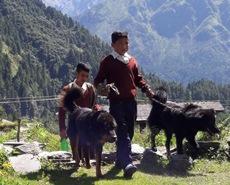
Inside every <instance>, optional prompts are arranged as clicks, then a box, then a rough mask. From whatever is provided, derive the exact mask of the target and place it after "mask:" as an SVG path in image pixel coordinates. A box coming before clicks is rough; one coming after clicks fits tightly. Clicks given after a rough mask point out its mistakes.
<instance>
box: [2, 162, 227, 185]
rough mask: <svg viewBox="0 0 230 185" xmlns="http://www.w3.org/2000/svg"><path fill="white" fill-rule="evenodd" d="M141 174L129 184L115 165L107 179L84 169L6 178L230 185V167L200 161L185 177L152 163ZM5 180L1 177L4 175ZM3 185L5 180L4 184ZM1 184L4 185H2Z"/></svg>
mask: <svg viewBox="0 0 230 185" xmlns="http://www.w3.org/2000/svg"><path fill="white" fill-rule="evenodd" d="M137 167H138V171H137V172H136V173H135V174H134V176H133V178H132V179H130V180H126V179H124V178H123V172H122V171H118V170H116V169H114V167H113V165H106V166H102V172H103V174H105V175H104V178H102V179H98V178H96V176H95V166H93V167H92V169H85V168H84V167H80V168H75V167H71V168H66V169H64V168H59V169H58V168H56V169H43V170H41V171H39V172H38V173H33V174H28V175H18V174H16V173H9V174H8V175H3V176H2V178H4V179H5V180H4V181H5V183H2V185H4V184H7V185H8V184H11V185H16V184H22V185H24V184H28V185H43V184H47V185H51V184H52V185H67V184H68V185H75V184H76V185H91V184H92V185H93V184H95V185H110V184H111V185H124V184H125V185H129V184H130V185H134V184H135V185H138V184H140V185H150V184H153V185H155V184H156V185H159V184H162V185H168V184H172V185H188V184H194V185H195V184H197V185H198V184H199V185H203V184H210V185H212V184H213V185H214V184H221V185H228V184H230V163H229V162H227V161H222V162H220V161H216V160H206V159H199V160H197V162H196V163H195V166H194V168H193V169H191V170H189V171H188V172H185V173H175V172H174V173H173V172H170V171H168V170H167V166H165V165H164V164H162V163H161V162H156V161H155V162H154V161H151V162H148V163H140V164H137ZM0 177H1V175H0ZM0 182H1V180H0ZM0 184H1V183H0Z"/></svg>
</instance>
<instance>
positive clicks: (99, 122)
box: [59, 88, 117, 177]
mask: <svg viewBox="0 0 230 185" xmlns="http://www.w3.org/2000/svg"><path fill="white" fill-rule="evenodd" d="M80 96H82V93H81V90H80V89H79V88H73V89H71V90H69V91H68V92H66V93H65V92H63V94H62V95H61V97H60V102H59V103H60V105H59V106H62V107H64V108H65V109H66V110H67V111H68V112H70V117H69V123H68V130H67V134H68V137H69V139H70V142H71V147H72V150H73V156H74V159H75V162H76V165H81V163H80V156H81V159H82V160H83V157H84V159H85V163H86V168H91V164H90V156H91V155H90V153H91V152H90V150H91V148H93V151H94V153H95V158H96V175H97V177H102V173H101V154H102V149H103V145H104V143H106V142H110V143H112V142H115V141H116V138H117V136H116V132H115V129H116V127H117V124H116V122H115V119H114V118H113V117H112V116H111V115H110V114H109V113H108V112H106V111H103V110H101V111H92V110H91V109H89V108H81V107H79V106H77V105H76V104H75V103H74V100H75V99H77V98H79V97H80ZM73 143H74V147H73V146H72V144H73ZM79 146H81V149H82V150H81V152H82V153H81V154H80V153H79ZM91 151H92V150H91Z"/></svg>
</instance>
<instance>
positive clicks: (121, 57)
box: [111, 50, 131, 64]
mask: <svg viewBox="0 0 230 185" xmlns="http://www.w3.org/2000/svg"><path fill="white" fill-rule="evenodd" d="M111 55H112V56H113V58H114V59H117V60H119V61H121V62H123V63H125V64H128V63H129V60H130V58H131V56H130V55H129V54H128V53H127V52H126V53H125V54H124V55H119V54H118V53H117V52H116V51H114V50H113V51H112V53H111Z"/></svg>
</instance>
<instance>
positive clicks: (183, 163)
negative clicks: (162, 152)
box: [167, 154, 193, 172]
mask: <svg viewBox="0 0 230 185" xmlns="http://www.w3.org/2000/svg"><path fill="white" fill-rule="evenodd" d="M192 164H193V160H192V158H191V157H189V156H187V155H185V154H182V155H178V154H174V155H172V156H171V158H170V162H169V164H168V165H167V169H168V170H170V171H173V172H186V171H187V170H188V169H190V168H192Z"/></svg>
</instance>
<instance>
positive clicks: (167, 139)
mask: <svg viewBox="0 0 230 185" xmlns="http://www.w3.org/2000/svg"><path fill="white" fill-rule="evenodd" d="M165 135H166V143H165V147H166V152H167V158H168V159H170V157H171V151H170V142H171V139H172V133H171V132H167V131H165Z"/></svg>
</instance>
